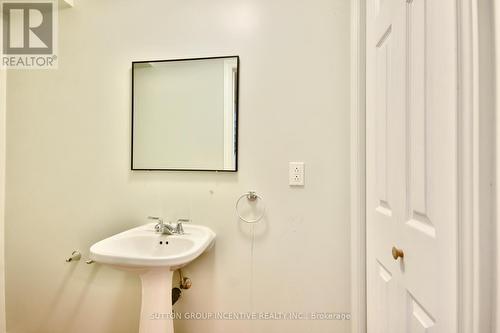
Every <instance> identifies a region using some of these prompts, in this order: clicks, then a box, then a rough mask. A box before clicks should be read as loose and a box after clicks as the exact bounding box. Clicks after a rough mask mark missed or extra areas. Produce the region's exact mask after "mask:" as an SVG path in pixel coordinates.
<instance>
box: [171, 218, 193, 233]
mask: <svg viewBox="0 0 500 333" xmlns="http://www.w3.org/2000/svg"><path fill="white" fill-rule="evenodd" d="M188 222H191V220H190V219H177V225H176V226H175V231H176V232H177V233H178V234H180V235H182V234H184V228H183V226H182V224H183V223H188Z"/></svg>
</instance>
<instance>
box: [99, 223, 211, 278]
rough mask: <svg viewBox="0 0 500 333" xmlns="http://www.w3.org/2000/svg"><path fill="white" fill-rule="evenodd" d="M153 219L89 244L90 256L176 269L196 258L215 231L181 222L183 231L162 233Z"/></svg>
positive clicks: (113, 262)
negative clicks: (90, 245)
mask: <svg viewBox="0 0 500 333" xmlns="http://www.w3.org/2000/svg"><path fill="white" fill-rule="evenodd" d="M154 226H155V223H150V224H146V225H143V226H140V227H137V228H134V229H130V230H127V231H124V232H121V233H119V234H116V235H114V236H111V237H109V238H106V239H104V240H102V241H100V242H97V243H95V244H94V245H92V247H91V248H90V258H91V259H92V260H94V261H95V262H98V263H101V264H108V265H113V266H119V267H120V266H121V267H124V268H126V267H130V268H150V267H171V268H172V269H176V268H178V267H181V266H183V265H186V264H187V263H189V262H191V261H193V260H194V259H196V258H197V257H198V256H199V255H200V254H202V253H203V252H204V251H205V250H206V249H207V248H209V247H210V246H211V245H212V243H213V241H214V239H215V233H214V232H213V231H212V230H211V229H209V228H207V227H204V226H201V225H184V234H183V235H168V236H167V235H162V234H159V233H157V232H156V231H155V230H154Z"/></svg>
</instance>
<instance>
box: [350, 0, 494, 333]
mask: <svg viewBox="0 0 500 333" xmlns="http://www.w3.org/2000/svg"><path fill="white" fill-rule="evenodd" d="M367 1H369V0H352V2H351V158H350V163H351V281H352V284H351V315H352V317H351V318H352V322H351V329H352V332H353V333H366V332H367V327H366V211H365V203H366V184H365V169H366V159H365V157H366V156H365V132H366V128H365V119H366V118H365V117H366V109H365V91H366V80H365V74H366V65H365V64H366V47H365V45H366V5H367ZM402 1H403V0H402ZM487 1H489V0H487ZM456 4H457V13H458V16H457V25H458V27H459V29H458V36H457V38H458V68H457V71H458V82H459V86H458V87H457V89H458V92H459V93H458V96H459V97H458V101H457V102H458V122H459V123H458V139H459V140H458V150H459V151H458V156H459V160H458V168H459V170H458V171H459V173H458V177H459V179H458V196H459V197H458V200H459V207H460V208H459V211H458V212H457V214H458V235H457V236H458V267H459V272H458V288H459V289H458V290H457V294H458V300H459V302H458V304H459V308H458V309H457V317H458V320H459V322H458V332H459V333H484V330H481V327H482V326H481V325H482V324H481V322H483V324H484V319H486V318H484V317H482V313H483V314H484V313H492V311H491V310H492V308H491V303H490V301H489V300H487V299H484V297H482V294H481V290H482V289H483V290H484V288H490V289H489V290H493V289H491V288H493V287H494V286H493V285H490V286H484V281H488V280H493V279H484V278H482V276H483V273H484V272H482V270H483V269H484V268H483V265H481V262H480V258H481V257H482V258H484V256H482V254H483V253H485V252H488V251H489V250H491V249H493V248H494V243H493V242H491V243H490V244H488V245H487V246H486V247H485V246H484V244H483V246H481V244H480V243H481V238H480V235H481V229H484V228H487V227H488V225H489V224H490V223H491V220H489V221H484V220H483V217H484V216H490V215H489V214H490V212H484V211H481V210H486V209H489V207H485V206H483V205H481V204H480V196H482V195H485V193H491V190H490V189H487V188H484V183H483V182H481V181H480V175H479V173H480V162H481V163H493V156H495V155H494V152H492V154H491V155H490V156H492V157H490V158H486V159H485V156H484V155H481V153H480V149H479V148H480V147H481V143H482V141H481V140H484V139H482V138H481V136H480V135H479V119H480V112H483V113H484V112H486V113H487V112H494V110H488V109H480V105H479V88H480V83H481V81H480V80H481V79H482V78H480V76H479V73H480V72H479V71H480V64H479V47H480V45H479V13H478V0H456ZM491 70H493V69H491ZM483 84H485V82H483ZM489 139H490V140H491V138H489ZM490 257H491V255H490ZM486 258H488V256H486ZM486 266H488V265H486ZM480 282H482V283H483V285H482V284H480ZM489 320H490V321H492V320H491V317H489ZM483 327H484V326H483ZM490 327H491V326H490Z"/></svg>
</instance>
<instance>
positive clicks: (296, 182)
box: [288, 162, 304, 186]
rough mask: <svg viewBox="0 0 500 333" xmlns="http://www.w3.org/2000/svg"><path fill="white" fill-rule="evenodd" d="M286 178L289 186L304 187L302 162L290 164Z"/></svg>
mask: <svg viewBox="0 0 500 333" xmlns="http://www.w3.org/2000/svg"><path fill="white" fill-rule="evenodd" d="M288 176H289V177H288V178H289V180H288V184H289V185H290V186H304V162H290V166H289V172H288Z"/></svg>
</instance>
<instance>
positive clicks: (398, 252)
mask: <svg viewBox="0 0 500 333" xmlns="http://www.w3.org/2000/svg"><path fill="white" fill-rule="evenodd" d="M392 257H393V258H394V260H398V258H401V259H403V258H404V257H405V253H404V252H403V250H401V249H398V248H397V247H395V246H393V247H392Z"/></svg>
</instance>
